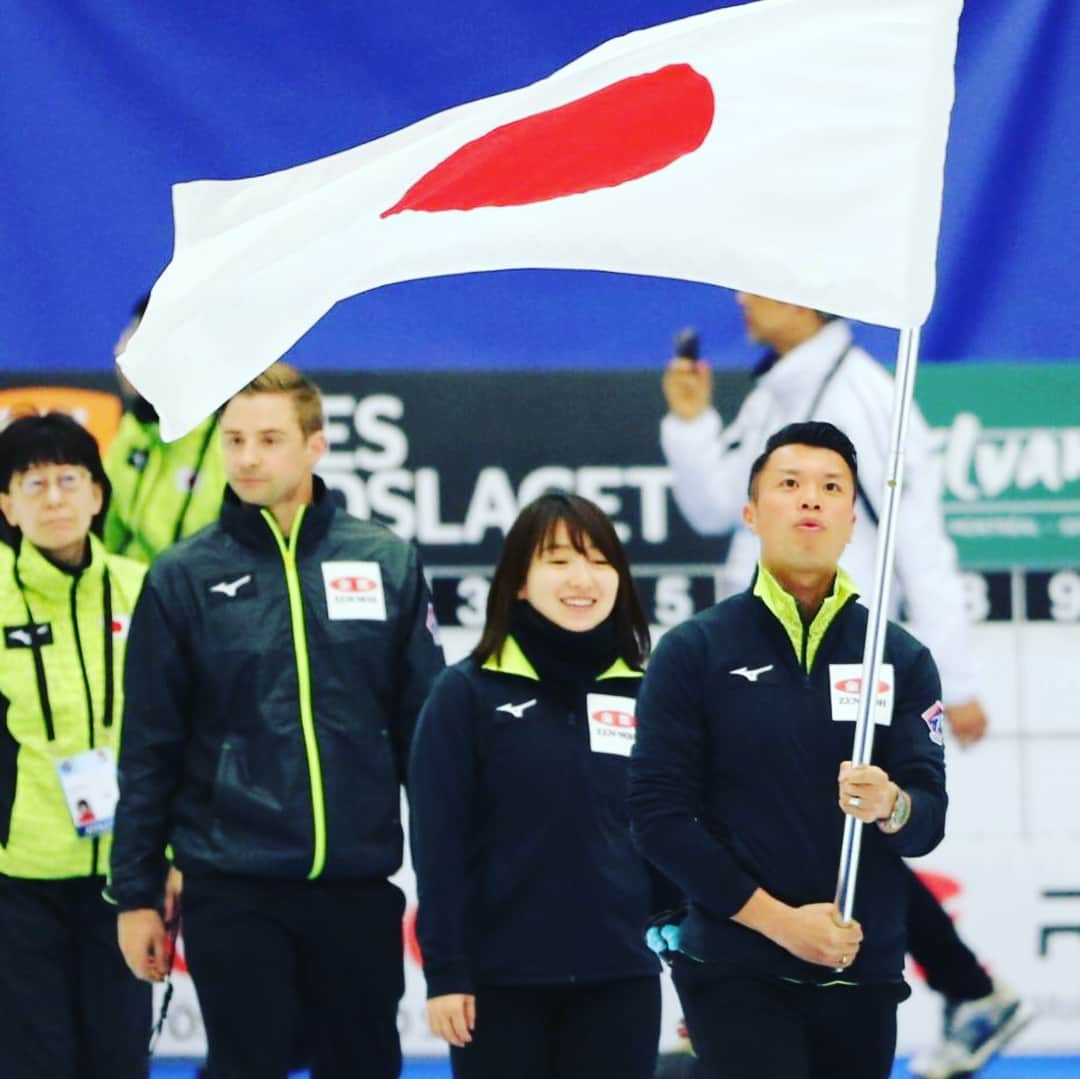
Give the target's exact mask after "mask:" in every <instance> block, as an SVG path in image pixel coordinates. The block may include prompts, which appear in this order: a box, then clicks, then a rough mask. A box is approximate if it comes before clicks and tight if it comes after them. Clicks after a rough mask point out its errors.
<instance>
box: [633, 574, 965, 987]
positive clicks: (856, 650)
mask: <svg viewBox="0 0 1080 1079" xmlns="http://www.w3.org/2000/svg"><path fill="white" fill-rule="evenodd" d="M792 602H793V601H792ZM866 623H867V611H866V609H865V608H864V607H862V606H860V605H858V604H857V603H856V602H855V600H854V597H853V596H852V597H850V598H848V599H847V601H846V602H844V603H842V605H841V606H840V609H839V611H838V612H837V613H836V614H835V616H834V617H833V618H832V621H831V622H830V623H829V624H828V627H827V629H825V631H824V634H823V636H821V638H820V643H818V644H817V649H816V654H815V655H814V656H813V662H812V664H811V666H810V669H809V671H807V670H806V669H805V666H804V664H803V662H802V661H801V659H800V656H799V655H798V654H797V653H796V651H795V648H794V647H793V646H792V644H793V642H792V639H791V636H790V635H789V633H788V631H787V630H786V629H785V627H784V625H783V624H782V623H781V621H780V619H779V618H778V617H777V615H775V614H774V613H773V612H772V610H770V608H769V606H767V605H766V603H765V602H764V601H763V599H762V598H760V597H759V596H758V595H755V594H754V593H753V591H748V592H745V593H743V594H741V595H738V596H734V597H732V598H731V599H729V600H726V601H725V602H723V603H720V604H718V605H716V606H715V607H712V608H710V609H709V610H707V611H705V612H703V613H702V614H700V615H698V616H697V617H695V618H693V619H691V620H690V621H689V622H686V623H684V624H683V625H681V626H679V627H678V628H676V629H674V630H672V631H670V632H669V633H668V634H667V635H666V636H665V637H664V638H663V640H662V641H661V642H660V645H659V647H658V648H657V651H656V653H655V655H654V656H653V658H652V660H651V661H650V663H649V669H648V673H647V674H646V677H645V682H644V685H643V687H642V691H641V694H640V696H639V701H638V738H637V744H636V746H635V749H634V754H633V759H632V762H631V780H630V812H631V816H632V818H633V826H634V834H635V838H636V841H637V843H638V845H639V847H640V849H641V850H642V852H643V853H644V854H645V855H646V856H647V857H648V858H649V859H650V860H651V861H652V862H653V863H654V864H655V865H657V866H658V867H659V868H660V869H661V870H663V872H664V873H665V874H667V875H668V876H669V877H670V878H671V880H672V881H674V882H675V883H676V884H677V885H678V886H679V887H680V888H681V889H682V890H683V892H684V893H685V894H686V896H687V898H688V900H689V913H688V916H687V918H686V920H685V922H684V923H683V930H682V950H683V951H684V952H685V953H686V954H688V955H690V956H692V957H694V958H697V959H701V960H703V961H707V962H709V963H711V964H716V965H718V967H719V968H721V969H723V970H725V971H728V972H730V973H732V974H738V975H755V976H775V977H781V978H789V979H795V980H798V981H805V982H825V981H831V980H833V979H834V978H835V974H834V973H833V972H832V971H830V970H829V969H828V968H826V967H821V966H817V965H815V964H811V963H805V962H803V961H802V960H800V959H797V958H795V956H793V955H791V954H790V953H788V952H787V951H785V950H784V949H782V948H780V947H779V946H778V945H776V944H773V943H772V942H771V941H770V940H768V938H766V937H764V936H762V935H761V934H759V933H757V932H755V931H753V930H751V929H748V928H745V927H743V926H740V925H738V924H737V923H735V922H733V921H731V920H730V919H731V916H732V915H733V914H735V913H736V912H738V911H739V910H740V909H741V908H742V907H743V905H744V904H745V903H746V901H747V900H748V899H749V898H750V896H751V895H752V894H753V892H754V891H755V889H756V888H757V887H759V886H760V887H761V888H764V889H765V891H767V892H769V893H770V894H771V895H773V896H774V897H776V898H777V899H779V900H781V901H783V902H785V903H788V904H790V905H792V906H801V905H803V904H807V903H819V902H829V901H831V900H832V899H833V897H834V895H835V891H836V879H837V869H838V863H839V853H840V846H841V836H842V833H843V826H844V816H843V814H842V813H841V811H840V809H839V807H838V805H837V797H838V795H837V773H838V771H839V765H840V762H841V761H842V760H847V759H850V757H851V751H852V736H853V733H854V722H845V721H837V720H834V719H833V718H832V709H831V697H830V665H831V664H858V663H860V662H861V658H862V647H863V636H864V633H865V630H866ZM884 660H885V662H886V663H891V664H893V665H894V668H895V685H896V688H895V702H894V709H893V717H892V722H891V724H890V725H888V726H885V725H882V724H876V725H875V739H874V750H873V758H872V763H874V764H876V765H878V766H880V767H881V768H883V769H885V771H886V772H888V774H889V776H890V777H891V778H892V779H893V781H894V782H896V783H898V784H899V785H900V786H901V787H903V788H904V790H906V791H907V792H908V793H909V794H910V795H911V798H912V803H913V808H912V815H911V818H910V820H909V822H908V824H907V825H906V826H905V827H904V828H902V829H901V830H900V831H899V832H898V833H896V834H895V835H892V836H887V835H885V834H883V833H882V832H881V831H880V830H879V829H878V828H877V827H875V826H873V825H870V826H867V827H865V828H864V830H863V843H862V861H861V868H860V871H859V875H858V887H857V890H856V901H855V917H856V919H857V920H858V921H859V922H860V923H861V924H862V926H863V931H864V941H863V944H862V947H861V949H860V951H859V955H858V958H857V959H856V961H855V962H854V963H853V964H852V965H851V967H849V968H848V970H847V972H846V973H845V975H844V979H845V980H851V981H856V982H881V981H892V980H896V979H899V978H900V977H901V976H902V971H903V963H904V952H905V949H906V942H905V917H906V907H905V902H906V895H907V887H906V884H905V879H906V878H905V869H904V867H903V865H902V863H901V856H912V855H920V854H926V853H927V852H928V851H930V850H932V849H933V848H934V847H935V846H936V845H937V844H938V843H939V842H940V840H941V838H942V835H943V833H944V821H945V808H946V803H947V799H946V795H945V767H944V753H943V749H942V746H941V744H940V742H941V739H940V736H939V734H938V732H937V730H936V729H933V728H932V727H931V726H930V725H929V724H928V723H927V722H926V721H925V720H924V719H923V718H922V713H923V712H926V711H930V710H932V709H934V706H935V704H936V702H937V701H938V698H939V697H940V694H941V688H940V682H939V680H938V674H937V669H936V667H935V666H934V661H933V659H932V658H931V656H930V653H929V652H928V651H927V650H926V648H925V647H924V646H923V645H921V644H920V643H919V642H918V641H916V640H915V638H913V637H912V636H910V635H909V634H908V633H906V632H905V631H904V630H903V629H901V628H900V627H899V626H896V625H890V626H889V628H888V632H887V636H886V643H885V656H884ZM832 673H833V681H835V680H836V677H835V676H836V672H835V671H834V672H832ZM931 717H933V712H932V711H931Z"/></svg>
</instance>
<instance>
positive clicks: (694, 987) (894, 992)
mask: <svg viewBox="0 0 1080 1079" xmlns="http://www.w3.org/2000/svg"><path fill="white" fill-rule="evenodd" d="M672 974H673V977H674V980H675V988H676V989H677V990H678V993H679V1000H680V1001H681V1003H682V1006H683V1012H684V1014H685V1016H686V1025H687V1028H688V1029H689V1031H690V1040H691V1041H692V1042H693V1045H694V1051H695V1052H696V1053H697V1056H698V1060H699V1063H700V1075H701V1077H702V1079H888V1076H889V1073H890V1072H891V1070H892V1064H893V1057H894V1055H895V1052H896V1006H897V1004H898V1003H899V1001H900V1000H901V999H903V998H904V997H905V996H907V993H908V990H907V987H906V986H905V985H904V984H903V983H897V984H896V985H884V986H853V987H845V986H830V987H829V988H820V987H817V986H810V985H798V984H795V983H792V982H783V981H779V980H776V981H767V980H757V979H753V978H732V977H725V976H723V975H718V974H716V973H715V972H711V971H710V968H709V967H708V966H707V965H704V964H701V963H696V962H695V961H694V960H692V959H687V958H686V957H685V956H676V958H675V963H674V966H673V969H672Z"/></svg>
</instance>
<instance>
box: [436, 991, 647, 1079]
mask: <svg viewBox="0 0 1080 1079" xmlns="http://www.w3.org/2000/svg"><path fill="white" fill-rule="evenodd" d="M659 1040H660V979H659V978H648V977H646V978H620V979H618V980H615V981H609V982H595V983H591V984H586V985H568V986H481V987H479V988H478V989H477V991H476V1029H475V1030H474V1031H473V1040H472V1042H471V1043H470V1044H469V1045H467V1046H466V1047H465V1048H464V1049H457V1048H454V1047H453V1046H451V1048H450V1064H451V1067H452V1069H453V1073H454V1079H652V1076H653V1073H654V1071H655V1069H656V1054H657V1046H658V1044H659Z"/></svg>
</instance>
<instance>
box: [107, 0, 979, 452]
mask: <svg viewBox="0 0 1080 1079" xmlns="http://www.w3.org/2000/svg"><path fill="white" fill-rule="evenodd" d="M961 4H962V0H758V2H756V3H749V4H745V5H743V6H740V7H735V8H726V9H722V10H719V11H714V12H709V13H706V14H704V15H697V16H693V17H691V18H687V19H682V20H679V21H677V22H672V23H666V24H664V25H661V26H656V27H652V28H651V29H647V30H641V31H638V32H635V33H631V34H628V35H627V36H625V37H621V38H617V39H615V40H612V41H609V42H607V43H606V44H604V45H601V46H599V47H598V48H596V49H594V50H593V51H592V52H589V53H587V54H586V55H585V56H583V57H581V58H580V59H579V60H576V61H575V62H573V63H572V64H570V65H568V66H567V67H564V68H562V69H561V70H560V71H557V72H556V73H555V74H553V75H551V76H550V77H548V78H546V79H544V80H542V81H541V82H538V83H535V84H534V85H532V86H528V87H525V88H524V89H521V90H516V91H513V92H510V93H506V94H501V95H499V96H497V97H492V98H486V99H484V100H481V101H475V102H472V103H470V104H466V105H461V106H459V107H457V108H454V109H450V110H448V111H446V112H443V113H439V114H437V115H435V116H432V117H430V118H428V119H427V120H424V121H421V122H420V123H417V124H414V125H413V126H411V127H408V128H405V129H404V130H401V131H398V132H395V133H394V134H391V135H387V136H385V137H383V138H380V139H376V140H375V141H373V142H369V143H366V144H364V145H362V146H358V147H356V148H355V149H352V150H347V151H344V152H343V153H339V154H335V155H334V156H332V157H327V158H323V159H320V160H317V161H313V162H310V163H308V164H304V165H299V166H297V167H295V168H291V169H286V170H284V171H282V172H277V173H272V174H270V175H266V176H259V177H255V178H252V179H247V180H232V181H212V180H207V181H198V182H194V183H186V184H178V185H176V186H175V187H174V189H173V205H174V214H175V225H176V243H175V252H174V257H173V259H172V262H171V263H170V265H169V266H168V267H167V269H166V270H165V272H164V274H163V275H162V277H161V279H160V280H159V281H158V282H157V284H156V286H155V287H154V290H153V293H152V297H151V301H150V306H149V309H148V311H147V313H146V316H145V318H144V320H143V322H142V325H141V326H140V328H139V329H138V331H137V332H136V334H135V336H134V337H133V338H132V340H131V342H130V344H129V346H128V349H127V352H126V353H125V354H124V355H123V357H122V359H121V365H122V367H123V369H124V373H125V374H126V375H127V376H128V378H129V379H130V380H131V381H132V382H133V383H134V385H135V386H136V387H137V388H138V389H139V391H140V392H141V393H142V394H143V395H144V396H145V397H147V398H149V400H150V401H152V402H153V404H154V405H155V407H156V408H157V410H158V413H159V414H160V416H161V431H162V434H163V436H164V437H165V438H168V439H173V438H177V437H179V436H181V435H183V434H185V433H186V432H187V431H189V430H191V429H192V428H193V427H195V426H196V425H197V424H198V423H199V422H200V421H201V420H202V419H204V418H205V417H206V416H207V415H208V414H209V413H210V412H211V411H212V410H213V409H214V408H216V407H217V406H218V405H219V404H221V402H223V401H224V400H226V399H227V398H228V397H229V396H230V395H231V394H232V393H234V392H236V391H237V390H238V389H240V388H241V387H242V386H244V385H245V384H246V383H247V382H248V381H250V380H251V379H252V378H254V377H255V376H256V375H257V374H258V373H259V372H260V371H262V370H263V369H264V368H266V367H267V366H268V365H269V364H270V363H272V362H273V361H274V360H275V359H277V358H278V357H279V356H281V355H282V354H283V353H284V352H285V351H287V350H288V349H289V348H290V347H291V346H292V344H293V343H294V342H295V341H296V340H297V339H298V338H299V337H300V336H302V335H303V334H304V333H305V332H306V331H307V330H308V329H309V328H310V327H311V326H312V325H313V324H314V323H315V322H316V321H318V319H319V318H321V317H322V316H323V315H324V314H325V313H326V312H327V311H328V310H329V309H330V308H331V307H332V306H333V305H334V304H335V303H336V302H337V301H338V300H340V299H343V298H345V297H347V296H351V295H355V294H356V293H360V292H364V291H366V290H368V289H374V288H378V287H379V286H380V285H386V284H390V283H392V282H396V281H403V280H408V279H413V278H422V277H434V276H440V275H444V274H455V273H472V272H477V271H482V270H497V269H509V268H515V267H549V268H566V269H597V270H608V271H617V272H624V273H634V274H650V275H656V276H663V277H676V278H685V279H687V280H693V281H703V282H709V283H713V284H716V285H724V286H729V287H733V288H739V289H743V290H746V291H750V292H756V293H761V294H763V295H767V296H772V297H775V298H778V299H782V300H787V301H789V302H793V303H799V304H803V305H806V306H809V307H814V308H818V309H820V310H825V311H831V312H834V313H836V314H842V315H847V316H850V317H854V318H858V319H862V320H865V321H869V322H877V323H881V324H883V325H888V326H896V327H915V326H918V325H921V324H922V322H923V321H924V320H925V318H926V316H927V314H928V312H929V309H930V305H931V302H932V299H933V292H934V261H935V251H936V245H937V234H938V226H939V219H940V207H941V191H942V173H943V167H944V157H945V143H946V137H947V132H948V118H949V112H950V109H951V106H952V99H953V62H954V56H955V48H956V33H957V23H958V19H959V14H960V8H961Z"/></svg>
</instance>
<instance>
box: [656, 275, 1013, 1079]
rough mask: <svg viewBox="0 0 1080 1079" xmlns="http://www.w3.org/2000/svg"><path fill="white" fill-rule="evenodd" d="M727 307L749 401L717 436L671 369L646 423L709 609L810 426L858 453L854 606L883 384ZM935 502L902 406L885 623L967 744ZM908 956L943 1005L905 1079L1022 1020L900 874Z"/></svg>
mask: <svg viewBox="0 0 1080 1079" xmlns="http://www.w3.org/2000/svg"><path fill="white" fill-rule="evenodd" d="M736 298H737V301H738V303H739V306H740V307H741V308H742V312H743V317H744V319H745V322H746V328H747V332H748V335H749V337H750V338H751V340H753V341H755V342H758V343H759V344H762V345H765V346H766V347H767V348H768V349H769V350H770V352H769V354H768V356H767V357H766V359H765V360H764V361H763V362H762V364H761V365H759V367H758V369H757V370H756V371H755V374H756V375H757V376H758V377H757V381H756V383H755V385H754V388H753V390H752V391H751V392H750V394H749V395H748V396H747V398H746V400H745V401H744V402H743V404H742V407H741V408H740V409H739V412H738V415H737V416H736V417H735V419H734V421H733V422H732V423H731V424H730V425H728V426H726V427H725V426H724V424H723V422H722V420H721V418H720V415H719V413H718V412H717V411H716V409H715V408H714V407H713V405H712V377H711V373H710V369H709V366H708V364H707V363H705V362H704V361H701V360H696V359H688V358H685V357H676V358H675V359H673V360H672V361H671V362H670V363H669V365H668V367H667V370H666V371H665V373H664V379H663V389H664V396H665V397H666V399H667V405H668V409H669V412H668V414H667V415H666V416H665V417H664V419H663V421H662V422H661V425H660V443H661V446H662V448H663V452H664V456H665V458H666V459H667V462H668V464H669V465H670V467H671V470H672V485H673V490H674V495H675V501H676V503H677V504H678V506H679V509H680V510H681V511H682V514H683V516H684V517H685V518H686V520H687V521H688V522H689V523H690V525H691V526H692V527H693V528H694V529H695V530H696V531H698V532H700V533H702V534H704V535H719V534H724V533H731V534H732V539H731V546H730V548H729V551H728V556H727V560H726V562H725V563H724V566H723V567H722V570H721V572H720V574H719V575H718V578H717V579H718V581H719V582H720V591H721V592H723V595H718V596H717V599H718V600H719V599H722V598H724V596H725V595H730V594H734V593H735V592H740V591H743V590H745V589H746V588H748V587H749V586H750V583H751V580H752V578H753V574H754V570H755V567H756V565H757V551H758V546H757V539H756V537H755V536H753V535H752V534H751V533H750V532H749V531H748V530H747V529H746V528H745V527H744V526H743V523H742V510H743V505H744V503H745V502H746V483H745V480H746V476H747V475H748V474H749V471H750V466H751V464H752V462H753V461H754V459H755V458H756V457H757V455H758V454H759V453H761V451H762V449H763V448H764V446H765V442H766V440H767V439H768V437H769V435H770V434H772V433H773V432H774V431H776V430H778V429H779V428H781V427H783V426H785V425H786V424H789V423H795V422H799V421H803V420H810V419H813V420H825V421H828V422H830V423H833V424H835V425H836V426H837V427H839V428H840V429H841V430H843V431H844V432H845V433H846V434H847V435H848V436H849V437H850V438H851V440H852V442H854V444H855V448H856V451H857V453H858V461H859V479H860V485H859V489H858V493H857V498H856V506H855V514H856V521H855V530H854V534H853V535H852V538H851V542H850V543H849V545H848V547H847V549H846V550H845V552H844V554H843V556H842V558H841V565H842V566H843V568H844V569H845V570H846V571H847V572H848V574H849V575H850V576H851V577H852V579H853V580H854V581H855V583H856V585H858V586H859V587H860V588H861V589H862V591H863V595H864V597H865V601H866V602H867V603H868V602H869V598H870V593H871V591H872V589H873V583H874V562H875V555H876V547H877V524H878V507H879V503H880V501H881V497H882V490H883V488H884V481H885V471H886V466H887V456H888V444H889V427H890V418H891V414H892V402H893V380H892V378H891V376H890V375H889V373H888V372H887V371H886V370H885V369H884V368H883V367H882V366H881V365H880V364H879V363H877V361H875V360H874V359H873V358H872V357H871V356H869V355H868V354H867V353H866V352H864V351H863V350H862V349H861V348H859V347H858V346H857V345H855V344H854V343H853V341H852V335H851V328H850V326H849V325H848V324H847V323H846V322H844V321H843V320H842V319H838V318H834V317H833V316H831V315H828V314H824V313H822V312H820V311H815V310H812V309H811V308H807V307H800V306H797V305H795V304H789V303H783V302H781V301H779V300H773V299H768V298H766V297H764V296H756V295H753V294H751V293H744V292H740V293H737V294H736ZM940 490H941V484H940V475H939V470H938V467H937V463H936V461H935V459H934V456H933V454H932V453H931V446H930V431H929V427H928V426H927V423H926V420H925V419H924V418H923V415H922V413H921V412H920V411H919V410H918V408H917V407H916V408H915V409H913V412H912V416H911V420H910V425H909V431H908V440H907V444H906V449H905V468H904V478H903V493H902V497H903V501H902V505H901V510H900V514H899V518H898V531H897V536H896V564H895V580H894V582H893V587H892V589H891V602H890V611H889V617H890V618H894V619H895V618H897V617H898V616H899V614H900V612H901V610H902V611H903V614H904V617H905V621H906V622H907V625H908V627H909V629H910V630H911V632H912V633H913V634H914V635H915V636H916V637H917V638H918V639H919V640H921V641H922V642H923V643H924V644H926V645H927V646H928V647H929V648H930V651H931V652H932V653H933V656H934V659H935V660H936V662H937V665H938V668H939V670H940V673H941V681H942V687H943V697H944V704H945V708H946V716H947V719H948V722H949V726H950V728H951V731H952V734H953V736H954V737H955V739H956V740H957V741H958V742H959V743H961V744H965V745H969V744H972V743H974V742H977V741H978V740H979V739H980V738H982V737H983V735H984V734H985V733H986V726H987V718H986V713H985V711H984V709H983V707H982V704H981V703H980V701H979V699H978V697H977V672H976V669H975V664H974V662H973V659H972V655H971V649H970V634H969V631H968V625H967V617H966V614H965V609H964V589H963V581H962V579H961V576H960V571H959V567H958V564H957V558H956V550H955V548H954V546H953V544H952V541H951V540H950V539H949V538H948V536H947V535H946V532H945V526H944V520H943V516H942V511H941V502H940V498H941V495H940ZM908 944H909V950H910V951H911V953H912V954H913V955H914V956H915V958H916V959H917V961H918V962H919V963H920V965H922V966H923V968H924V970H925V972H926V975H927V981H928V983H929V985H930V987H931V988H933V989H935V990H937V991H938V992H940V993H942V994H943V995H944V996H945V999H946V1011H945V1037H944V1039H943V1041H942V1042H941V1044H940V1045H939V1046H937V1047H936V1048H935V1049H934V1050H933V1051H932V1052H931V1053H929V1054H928V1055H927V1056H926V1057H924V1058H923V1059H922V1060H919V1061H916V1062H915V1065H916V1067H915V1070H914V1074H916V1075H923V1076H926V1077H927V1079H950V1077H951V1076H954V1075H960V1074H964V1073H965V1070H966V1072H968V1073H970V1072H972V1071H974V1070H975V1069H976V1068H978V1067H981V1066H982V1064H983V1063H985V1061H986V1060H988V1059H989V1057H990V1056H991V1055H993V1054H994V1053H995V1052H997V1051H998V1050H999V1049H1000V1048H1001V1047H1002V1046H1003V1045H1004V1044H1005V1043H1006V1042H1007V1041H1008V1040H1010V1038H1011V1037H1012V1036H1013V1035H1014V1034H1015V1033H1017V1032H1018V1030H1019V1028H1020V1026H1022V1025H1023V1024H1024V1023H1026V1021H1027V1020H1028V1019H1029V1018H1030V1012H1029V1010H1028V1009H1027V1008H1026V1007H1025V1006H1024V1005H1023V1004H1022V1002H1021V1001H1019V999H1018V998H1017V997H1016V996H1015V994H1013V993H1011V992H1009V991H1008V990H1007V989H1005V988H1004V987H1003V986H997V985H994V984H993V983H992V982H991V980H990V979H989V977H988V976H987V975H986V974H985V973H984V972H983V971H982V968H981V966H980V964H979V963H978V960H977V959H976V957H975V956H974V955H973V954H972V953H971V951H970V950H969V949H968V948H967V947H966V946H965V945H964V944H963V942H962V941H961V940H960V939H959V937H958V936H957V935H956V932H955V930H954V929H953V928H952V923H951V921H950V920H949V918H948V915H947V914H945V912H944V911H942V909H941V907H940V906H939V905H938V903H937V901H936V900H935V899H934V898H933V896H932V895H931V894H930V893H929V891H928V890H927V889H926V888H925V886H923V885H922V884H921V883H920V882H919V881H918V878H917V877H916V876H915V874H914V873H913V874H912V875H911V888H910V896H909V919H908Z"/></svg>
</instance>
